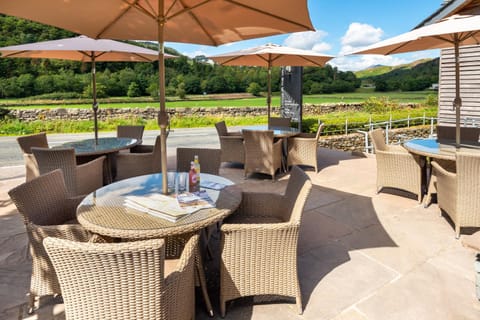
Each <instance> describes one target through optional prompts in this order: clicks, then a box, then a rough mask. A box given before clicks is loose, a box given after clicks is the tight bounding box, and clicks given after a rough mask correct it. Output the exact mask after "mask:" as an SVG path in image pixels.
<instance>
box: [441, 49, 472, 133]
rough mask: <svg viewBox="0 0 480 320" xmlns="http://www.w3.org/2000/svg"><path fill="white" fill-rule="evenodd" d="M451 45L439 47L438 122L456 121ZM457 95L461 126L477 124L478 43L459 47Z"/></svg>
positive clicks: (453, 66) (451, 123)
mask: <svg viewBox="0 0 480 320" xmlns="http://www.w3.org/2000/svg"><path fill="white" fill-rule="evenodd" d="M454 60H455V58H454V49H453V48H451V49H450V48H448V49H442V50H441V55H440V73H439V93H438V104H439V108H438V122H439V124H447V125H448V124H450V125H455V110H454V109H453V99H454V98H455V61H454ZM460 97H461V98H462V108H461V114H460V115H461V123H462V126H472V125H475V126H480V46H465V47H461V48H460Z"/></svg>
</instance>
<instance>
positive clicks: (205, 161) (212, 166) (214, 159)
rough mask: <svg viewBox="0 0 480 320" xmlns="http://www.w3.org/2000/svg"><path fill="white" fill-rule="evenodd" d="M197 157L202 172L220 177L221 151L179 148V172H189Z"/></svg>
mask: <svg viewBox="0 0 480 320" xmlns="http://www.w3.org/2000/svg"><path fill="white" fill-rule="evenodd" d="M195 155H197V156H198V161H199V162H200V172H202V173H210V174H215V175H218V174H219V172H220V155H221V151H220V149H207V148H177V171H178V172H188V171H189V170H190V162H191V161H193V159H194V157H195Z"/></svg>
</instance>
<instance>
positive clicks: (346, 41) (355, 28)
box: [339, 22, 383, 55]
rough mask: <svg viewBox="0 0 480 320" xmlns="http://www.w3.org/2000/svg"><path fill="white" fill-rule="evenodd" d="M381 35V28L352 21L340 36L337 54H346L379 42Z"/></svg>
mask: <svg viewBox="0 0 480 320" xmlns="http://www.w3.org/2000/svg"><path fill="white" fill-rule="evenodd" d="M382 36H383V30H382V29H381V28H375V27H373V26H371V25H369V24H365V23H358V22H352V23H351V24H350V26H349V27H348V30H347V32H346V33H345V35H344V36H343V37H342V48H341V49H340V53H339V54H341V55H342V54H348V53H349V52H352V51H355V50H359V49H361V48H363V47H366V46H368V45H370V44H373V43H376V42H379V41H380V40H381V38H382Z"/></svg>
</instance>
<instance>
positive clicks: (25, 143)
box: [17, 132, 48, 153]
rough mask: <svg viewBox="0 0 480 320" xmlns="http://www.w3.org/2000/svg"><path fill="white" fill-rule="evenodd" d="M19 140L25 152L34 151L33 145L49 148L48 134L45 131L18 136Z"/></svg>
mask: <svg viewBox="0 0 480 320" xmlns="http://www.w3.org/2000/svg"><path fill="white" fill-rule="evenodd" d="M17 142H18V145H19V146H20V149H22V151H23V153H32V150H31V148H32V147H39V148H48V141H47V134H46V133H45V132H41V133H37V134H31V135H28V136H20V137H18V138H17Z"/></svg>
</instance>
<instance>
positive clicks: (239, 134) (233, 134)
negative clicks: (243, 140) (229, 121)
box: [227, 131, 243, 137]
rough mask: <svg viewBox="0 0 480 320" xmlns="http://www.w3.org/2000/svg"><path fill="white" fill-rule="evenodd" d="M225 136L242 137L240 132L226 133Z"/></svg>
mask: <svg viewBox="0 0 480 320" xmlns="http://www.w3.org/2000/svg"><path fill="white" fill-rule="evenodd" d="M227 136H241V137H242V136H243V135H242V132H241V131H232V132H228V133H227Z"/></svg>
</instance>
